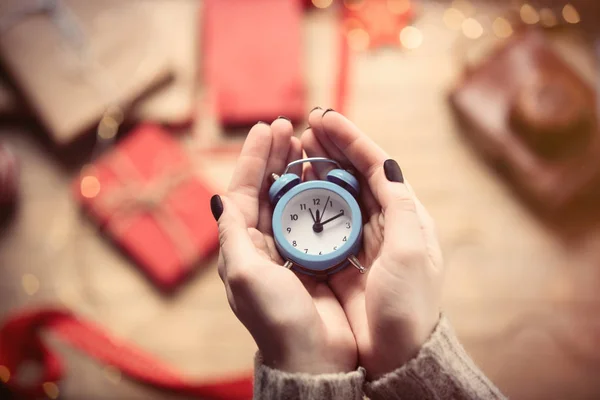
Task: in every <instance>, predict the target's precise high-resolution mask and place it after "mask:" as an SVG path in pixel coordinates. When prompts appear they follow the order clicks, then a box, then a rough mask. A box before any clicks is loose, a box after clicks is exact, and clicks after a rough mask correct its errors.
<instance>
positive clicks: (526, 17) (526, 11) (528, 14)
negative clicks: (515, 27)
mask: <svg viewBox="0 0 600 400" xmlns="http://www.w3.org/2000/svg"><path fill="white" fill-rule="evenodd" d="M519 15H520V16H521V20H522V21H523V22H525V23H526V24H529V25H533V24H537V23H538V22H540V15H539V14H538V12H537V11H536V9H535V8H533V6H531V5H530V4H527V3H525V4H523V5H522V6H521V10H520V11H519Z"/></svg>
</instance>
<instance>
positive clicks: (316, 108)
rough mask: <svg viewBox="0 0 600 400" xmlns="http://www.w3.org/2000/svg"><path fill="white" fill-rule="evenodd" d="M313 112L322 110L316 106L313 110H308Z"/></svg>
mask: <svg viewBox="0 0 600 400" xmlns="http://www.w3.org/2000/svg"><path fill="white" fill-rule="evenodd" d="M315 110H322V108H321V107H319V106H316V107H315V108H313V109H312V110H310V112H313V111H315Z"/></svg>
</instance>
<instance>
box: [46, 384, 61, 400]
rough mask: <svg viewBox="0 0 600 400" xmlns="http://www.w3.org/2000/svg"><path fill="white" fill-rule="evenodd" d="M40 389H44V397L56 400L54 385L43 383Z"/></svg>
mask: <svg viewBox="0 0 600 400" xmlns="http://www.w3.org/2000/svg"><path fill="white" fill-rule="evenodd" d="M42 388H43V389H44V393H46V396H48V397H49V398H50V399H52V400H54V399H58V395H59V391H58V386H56V383H54V382H44V383H43V384H42Z"/></svg>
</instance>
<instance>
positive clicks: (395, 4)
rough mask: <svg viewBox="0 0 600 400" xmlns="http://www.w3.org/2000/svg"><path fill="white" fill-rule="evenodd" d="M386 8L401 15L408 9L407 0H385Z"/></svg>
mask: <svg viewBox="0 0 600 400" xmlns="http://www.w3.org/2000/svg"><path fill="white" fill-rule="evenodd" d="M387 7H388V10H390V12H391V13H392V14H398V15H402V14H404V13H406V12H408V10H410V1H409V0H387Z"/></svg>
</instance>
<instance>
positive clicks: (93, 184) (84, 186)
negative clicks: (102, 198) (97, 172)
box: [80, 175, 100, 199]
mask: <svg viewBox="0 0 600 400" xmlns="http://www.w3.org/2000/svg"><path fill="white" fill-rule="evenodd" d="M80 190H81V195H82V196H83V197H85V198H86V199H93V198H94V197H96V196H98V193H100V181H98V178H96V177H95V176H93V175H86V176H84V177H83V178H82V179H81V184H80Z"/></svg>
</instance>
